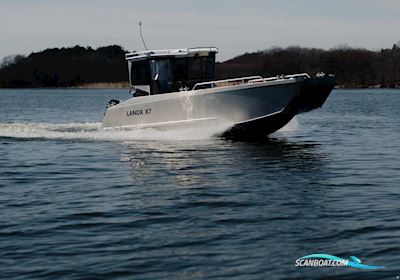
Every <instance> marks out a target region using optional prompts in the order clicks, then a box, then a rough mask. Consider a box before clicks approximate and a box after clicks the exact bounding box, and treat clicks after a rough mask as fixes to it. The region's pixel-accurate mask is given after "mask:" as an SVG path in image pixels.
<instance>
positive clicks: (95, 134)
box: [0, 122, 230, 141]
mask: <svg viewBox="0 0 400 280" xmlns="http://www.w3.org/2000/svg"><path fill="white" fill-rule="evenodd" d="M229 127H230V125H229V124H218V125H217V124H215V125H207V126H201V127H200V126H196V127H186V128H174V129H168V130H158V129H154V128H140V129H132V130H119V129H115V130H114V129H111V130H103V129H101V123H68V124H57V123H34V122H31V123H29V122H26V123H0V137H10V138H30V139H67V140H74V139H77V140H94V141H129V140H165V141H169V140H172V141H174V140H201V139H209V138H212V137H213V136H215V135H217V134H220V133H222V132H223V131H225V130H226V129H228V128H229Z"/></svg>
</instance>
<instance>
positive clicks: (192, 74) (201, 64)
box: [188, 54, 215, 80]
mask: <svg viewBox="0 0 400 280" xmlns="http://www.w3.org/2000/svg"><path fill="white" fill-rule="evenodd" d="M214 62H215V55H214V54H209V55H208V56H198V57H193V58H190V59H189V71H188V72H189V76H188V79H189V80H207V79H212V78H213V76H214Z"/></svg>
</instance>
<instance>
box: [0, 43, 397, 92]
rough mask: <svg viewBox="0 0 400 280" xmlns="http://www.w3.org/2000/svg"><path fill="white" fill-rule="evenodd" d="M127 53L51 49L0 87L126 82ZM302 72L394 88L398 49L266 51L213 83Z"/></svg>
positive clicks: (5, 65)
mask: <svg viewBox="0 0 400 280" xmlns="http://www.w3.org/2000/svg"><path fill="white" fill-rule="evenodd" d="M125 53H126V51H125V50H124V49H123V48H122V47H120V46H116V45H114V46H107V47H101V48H98V49H92V48H91V47H86V48H84V47H80V46H76V47H72V48H61V49H58V48H54V49H47V50H44V51H42V52H38V53H32V54H30V55H29V56H27V57H24V56H20V55H19V56H12V57H6V58H4V59H3V62H2V64H1V65H0V87H71V86H80V85H84V84H90V83H105V82H106V83H115V82H126V81H127V80H128V71H127V66H126V61H125ZM302 72H307V73H309V74H312V75H314V74H316V73H319V72H325V73H333V74H335V75H336V78H337V83H338V85H339V86H343V87H372V86H378V87H399V86H400V44H399V43H398V44H395V45H394V46H393V47H392V48H389V49H381V50H379V51H371V50H367V49H356V48H350V47H338V48H334V49H330V50H323V49H315V48H301V47H289V48H271V49H268V50H265V51H260V52H256V53H246V54H244V55H241V56H238V57H235V58H233V59H231V60H228V61H225V62H222V63H217V65H216V78H217V79H222V78H234V77H240V76H251V75H261V76H264V77H267V76H275V75H280V74H294V73H302Z"/></svg>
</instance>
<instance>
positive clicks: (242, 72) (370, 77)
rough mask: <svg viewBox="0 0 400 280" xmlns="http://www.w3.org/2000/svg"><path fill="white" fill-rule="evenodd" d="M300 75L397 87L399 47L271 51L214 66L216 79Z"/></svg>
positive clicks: (349, 84) (355, 84) (353, 84)
mask: <svg viewBox="0 0 400 280" xmlns="http://www.w3.org/2000/svg"><path fill="white" fill-rule="evenodd" d="M301 72H307V73H309V74H312V75H315V74H317V73H319V72H324V73H332V74H335V75H336V80H337V84H338V85H339V86H341V87H400V44H399V43H398V44H395V45H394V46H393V47H392V48H391V49H381V50H380V51H371V50H367V49H356V48H350V47H338V48H335V49H330V50H322V49H315V48H301V47H289V48H285V49H283V48H271V49H269V50H265V51H260V52H256V53H246V54H244V55H241V56H238V57H236V58H234V59H231V60H228V61H225V62H224V63H219V64H217V76H218V78H220V79H222V78H233V77H238V76H248V75H249V76H251V75H261V76H263V77H268V76H275V75H280V74H294V73H301Z"/></svg>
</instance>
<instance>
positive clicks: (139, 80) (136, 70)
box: [130, 60, 150, 85]
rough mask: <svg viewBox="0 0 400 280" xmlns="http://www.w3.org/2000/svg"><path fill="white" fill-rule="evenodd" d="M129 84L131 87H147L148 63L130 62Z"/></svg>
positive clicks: (148, 81) (148, 82)
mask: <svg viewBox="0 0 400 280" xmlns="http://www.w3.org/2000/svg"><path fill="white" fill-rule="evenodd" d="M130 72H131V84H132V85H149V84H150V80H149V76H150V75H149V74H150V73H149V64H148V61H146V60H142V61H135V62H131V71H130Z"/></svg>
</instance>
